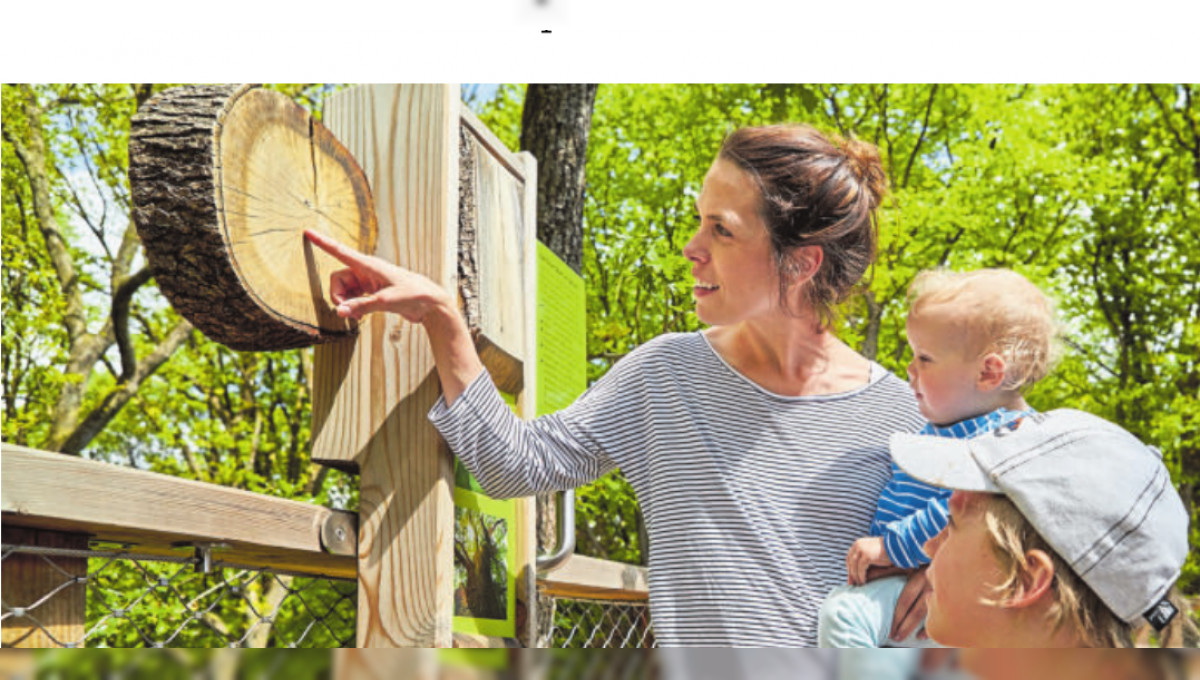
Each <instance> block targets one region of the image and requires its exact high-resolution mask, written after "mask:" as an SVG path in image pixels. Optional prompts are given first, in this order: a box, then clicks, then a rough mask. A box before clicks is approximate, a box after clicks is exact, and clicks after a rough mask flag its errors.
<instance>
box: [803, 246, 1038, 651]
mask: <svg viewBox="0 0 1200 680" xmlns="http://www.w3.org/2000/svg"><path fill="white" fill-rule="evenodd" d="M908 298H909V314H908V320H907V329H908V344H909V346H910V347H912V352H913V358H912V363H910V364H909V366H908V378H909V383H910V385H911V386H912V389H913V392H914V393H915V394H916V398H917V404H918V406H919V407H920V409H921V413H922V415H924V416H925V417H926V418H928V419H929V423H928V424H927V425H926V426H925V428H924V429H923V430H922V431H921V434H924V435H933V436H940V437H953V438H957V439H967V438H971V437H974V436H976V435H979V434H982V433H985V432H990V431H992V430H994V429H996V428H999V427H1001V426H1004V425H1006V424H1008V423H1010V422H1011V421H1013V420H1016V419H1018V418H1020V417H1022V416H1025V415H1029V413H1030V410H1029V406H1028V405H1027V404H1026V403H1025V399H1024V398H1023V397H1022V396H1021V391H1022V390H1023V389H1025V388H1027V387H1029V386H1030V385H1033V384H1034V383H1035V382H1037V381H1038V380H1040V379H1041V378H1042V377H1044V376H1045V375H1046V373H1047V372H1048V370H1049V367H1050V364H1051V354H1052V348H1053V345H1054V337H1055V334H1056V329H1057V325H1056V322H1055V319H1054V311H1053V305H1052V304H1051V302H1050V300H1049V299H1048V298H1047V297H1046V296H1045V295H1044V294H1043V293H1042V292H1041V291H1040V290H1038V288H1037V287H1036V286H1034V285H1033V284H1032V283H1030V282H1029V281H1028V280H1027V279H1025V277H1023V276H1021V275H1020V274H1017V273H1016V272H1013V271H1009V270H1003V269H983V270H979V271H974V272H968V273H962V274H958V273H953V272H948V271H941V270H937V271H926V272H922V273H921V274H919V275H918V276H917V277H916V279H915V280H914V281H913V283H912V286H911V287H910V288H909V294H908ZM949 496H950V491H948V490H945V489H940V488H937V487H934V486H930V485H928V484H925V483H923V482H919V481H917V480H916V479H913V478H912V477H910V476H909V475H908V474H906V473H905V472H904V471H902V470H901V469H900V468H899V467H897V466H896V465H895V464H894V463H893V465H892V479H891V481H889V482H888V484H887V486H885V487H884V489H883V492H882V494H881V495H880V498H879V504H878V506H877V508H876V511H875V519H874V521H873V522H872V524H871V532H870V533H871V535H870V536H868V537H865V538H860V539H858V540H857V541H855V542H854V545H852V546H851V548H850V551H849V552H848V553H847V554H846V571H847V572H848V578H847V582H848V584H847V585H845V586H840V587H838V588H836V589H834V591H833V592H832V593H830V595H829V597H828V598H826V600H825V603H824V604H823V605H822V607H821V613H820V617H819V623H818V632H817V638H818V643H819V644H820V646H822V647H880V646H882V645H883V644H884V643H888V644H889V645H890V646H902V647H914V646H927V645H929V644H931V643H928V642H925V641H923V640H918V639H916V638H915V634H914V637H913V638H910V639H909V640H903V641H889V640H888V633H889V631H890V630H891V627H892V614H893V612H894V610H895V607H896V602H897V600H898V599H899V597H900V591H901V590H903V588H904V584H905V582H906V578H905V577H903V576H890V577H884V578H879V579H874V580H871V581H870V582H869V583H868V580H867V571H868V569H870V568H871V567H892V566H895V567H900V568H903V569H913V568H916V567H919V566H921V565H924V564H928V563H929V557H928V556H927V555H926V554H925V552H924V549H923V546H924V544H925V542H926V541H928V540H929V539H931V538H933V537H934V536H936V535H937V534H938V533H939V532H940V531H941V530H942V529H943V528H944V527H945V526H946V522H947V517H948V515H947V509H946V504H947V499H948V498H949Z"/></svg>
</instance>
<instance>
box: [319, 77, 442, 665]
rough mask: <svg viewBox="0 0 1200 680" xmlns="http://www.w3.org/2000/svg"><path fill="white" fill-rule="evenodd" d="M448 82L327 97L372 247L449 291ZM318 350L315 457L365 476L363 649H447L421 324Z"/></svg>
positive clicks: (431, 370)
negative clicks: (357, 179) (357, 180)
mask: <svg viewBox="0 0 1200 680" xmlns="http://www.w3.org/2000/svg"><path fill="white" fill-rule="evenodd" d="M460 106H461V104H460V102H459V98H458V88H457V86H451V85H396V86H364V87H356V88H353V89H350V90H346V91H343V92H339V93H337V94H335V95H334V96H332V97H331V98H330V99H329V100H328V101H327V102H326V117H327V121H328V126H329V129H330V130H331V131H332V132H333V133H334V134H335V135H336V136H337V137H338V138H339V139H341V140H342V141H343V142H344V143H345V144H346V146H347V148H348V149H349V150H350V152H351V153H352V154H353V156H354V157H355V158H357V159H358V162H359V164H360V165H361V167H362V168H363V171H364V172H365V173H366V176H367V178H368V181H369V183H370V185H371V187H372V193H373V197H374V201H375V214H376V217H377V219H378V225H379V230H378V238H377V242H376V247H375V249H374V252H373V253H372V254H374V255H376V256H378V257H381V258H383V259H385V260H387V261H389V262H392V263H395V264H398V265H400V266H403V267H406V268H408V269H411V270H413V271H416V272H419V273H421V274H424V275H425V276H428V277H429V278H430V279H432V280H433V281H435V282H437V283H438V284H440V285H442V286H443V287H445V288H447V289H448V290H454V285H455V269H456V268H455V254H456V239H457V228H456V225H457V219H458V216H457V212H458V193H457V187H458V163H457V158H458V155H457V150H458V134H459V131H458V126H459V115H460ZM359 333H360V337H359V338H358V339H357V340H356V341H351V342H344V343H337V344H333V345H322V346H318V347H317V348H316V350H315V353H314V394H313V460H314V461H317V462H322V463H325V464H328V465H335V466H338V467H342V468H346V469H357V470H358V471H359V473H360V475H361V477H360V482H359V488H360V496H359V497H360V501H359V503H360V507H359V552H358V554H359V573H358V580H359V588H358V646H359V647H405V646H417V647H446V646H449V645H450V644H451V634H450V624H451V618H452V614H453V609H452V607H453V600H452V596H453V574H454V570H453V553H452V548H453V536H454V505H453V501H452V498H451V489H452V486H453V474H452V466H451V458H450V453H449V451H448V450H447V449H446V447H445V444H444V442H442V440H441V438H440V437H439V436H438V434H437V432H436V430H434V428H433V426H432V425H431V424H430V423H429V421H428V419H427V418H426V414H427V413H428V410H429V408H430V407H432V405H433V403H434V402H435V401H436V399H437V397H438V394H439V386H438V382H437V375H436V373H435V367H434V363H433V356H432V353H431V352H430V350H429V343H428V338H427V336H426V334H425V331H424V328H422V327H421V326H417V325H412V324H408V323H406V322H404V321H403V320H402V319H401V318H400V317H398V316H395V315H378V314H377V315H372V316H370V317H368V318H367V319H366V320H365V321H364V322H363V323H362V324H361V325H360V328H359Z"/></svg>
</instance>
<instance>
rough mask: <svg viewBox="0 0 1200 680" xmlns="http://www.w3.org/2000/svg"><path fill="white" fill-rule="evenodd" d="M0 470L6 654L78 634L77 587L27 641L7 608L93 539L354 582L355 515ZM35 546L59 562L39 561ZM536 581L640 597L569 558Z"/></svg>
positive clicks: (77, 475)
mask: <svg viewBox="0 0 1200 680" xmlns="http://www.w3.org/2000/svg"><path fill="white" fill-rule="evenodd" d="M0 467H2V469H3V474H2V475H0V511H2V513H3V514H2V520H3V534H4V540H3V542H4V544H5V545H6V546H11V545H19V546H21V550H19V551H16V552H12V551H10V553H9V554H8V555H6V557H5V559H4V561H3V593H4V596H3V599H4V604H5V612H6V616H5V620H4V626H3V629H4V632H3V640H4V646H6V647H7V646H10V645H11V644H13V642H14V641H15V640H18V639H19V640H20V642H19V644H21V645H22V646H41V645H49V644H54V643H55V641H58V642H61V641H64V640H78V639H80V637H79V635H80V632H81V631H82V628H83V625H84V619H85V617H86V608H87V588H84V587H76V588H70V589H66V590H63V592H61V593H59V594H57V595H55V596H54V602H53V605H52V606H50V605H46V606H44V607H43V608H42V609H41V610H40V618H39V624H38V625H39V627H44V628H45V629H46V633H47V635H30V634H29V630H28V626H26V627H25V629H22V626H21V624H20V621H19V619H20V618H21V617H17V616H14V615H13V612H14V611H22V612H23V611H24V609H25V608H26V607H28V606H29V604H30V603H33V602H37V601H38V600H39V599H43V598H45V596H46V594H47V592H49V590H50V589H52V588H53V587H54V585H53V584H55V583H60V582H62V581H63V579H64V574H68V575H70V574H75V575H77V576H79V577H81V578H84V577H86V576H87V569H88V567H87V562H88V560H87V559H86V557H87V552H86V551H87V550H88V548H89V545H91V546H95V545H96V544H97V542H102V543H103V544H105V545H114V546H119V547H120V548H119V549H120V550H123V551H126V552H130V553H136V554H138V555H142V556H160V557H161V558H163V559H164V560H175V561H179V560H180V558H181V557H191V556H192V555H195V556H197V568H199V566H200V565H199V562H200V559H199V558H200V556H201V555H204V556H205V559H210V560H213V561H214V562H218V563H220V564H222V565H228V566H232V565H236V566H238V567H245V568H250V569H259V570H264V571H270V572H276V573H284V574H290V575H298V576H314V577H328V578H331V579H343V580H355V579H356V578H357V573H358V557H357V556H356V555H355V549H356V546H357V545H358V540H357V527H356V524H357V515H356V514H355V513H351V512H346V511H342V510H331V509H329V508H324V507H320V506H317V505H312V504H309V503H301V502H298V501H292V500H287V499H282V498H275V497H272V496H267V495H263V494H257V493H251V492H248V491H243V490H240V489H233V488H229V487H224V486H219V485H216V484H208V483H203V482H196V481H191V480H186V479H180V478H177V477H171V476H169V475H164V474H159V473H154V472H147V471H143V470H137V469H133V468H129V467H124V466H120V465H113V464H109V463H103V462H99V461H93V460H87V459H83V458H78V457H74V456H67V455H63V454H59V453H49V452H45V451H36V450H33V449H28V448H25V447H21V446H14V445H10V444H3V445H2V446H0ZM38 550H43V551H49V552H51V553H54V552H57V553H58V554H59V555H60V556H59V557H58V558H56V560H48V559H44V558H43V557H41V556H39V554H38V553H37V551H38ZM72 551H74V553H73V552H72ZM62 554H67V555H68V556H67V557H62V556H61V555H62ZM68 578H69V576H68ZM537 586H538V587H537V592H538V597H539V598H553V599H555V600H563V601H568V600H571V601H574V600H580V601H589V602H596V601H601V602H612V603H614V606H616V605H633V606H636V605H638V604H639V603H641V604H644V603H645V602H646V600H647V598H648V595H649V589H648V585H647V581H646V570H645V569H644V568H642V567H638V566H634V565H627V564H619V563H615V562H608V561H605V560H598V559H594V558H590V557H584V556H578V555H577V556H573V557H571V558H570V559H569V560H568V561H567V562H566V563H565V564H564V565H563V566H562V567H560V568H558V569H556V570H555V571H553V572H550V573H548V574H546V575H544V576H543V577H541V578H539V579H538V581H537ZM22 631H23V632H22Z"/></svg>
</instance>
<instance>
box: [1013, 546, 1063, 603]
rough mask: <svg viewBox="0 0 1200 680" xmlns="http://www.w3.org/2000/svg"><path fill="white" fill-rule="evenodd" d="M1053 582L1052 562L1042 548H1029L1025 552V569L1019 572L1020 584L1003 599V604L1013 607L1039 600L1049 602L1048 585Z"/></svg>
mask: <svg viewBox="0 0 1200 680" xmlns="http://www.w3.org/2000/svg"><path fill="white" fill-rule="evenodd" d="M1053 584H1054V562H1053V561H1051V560H1050V556H1049V555H1047V554H1046V551H1044V550H1030V551H1028V552H1026V553H1025V570H1024V573H1023V574H1021V584H1020V587H1019V588H1018V589H1017V592H1016V593H1014V594H1013V595H1012V596H1011V597H1009V598H1007V599H1006V600H1005V601H1004V604H1005V606H1007V607H1011V608H1013V609H1024V608H1027V607H1032V606H1034V605H1036V604H1038V603H1039V602H1047V603H1048V602H1049V600H1048V599H1046V598H1047V597H1049V596H1050V594H1051V593H1050V586H1051V585H1053Z"/></svg>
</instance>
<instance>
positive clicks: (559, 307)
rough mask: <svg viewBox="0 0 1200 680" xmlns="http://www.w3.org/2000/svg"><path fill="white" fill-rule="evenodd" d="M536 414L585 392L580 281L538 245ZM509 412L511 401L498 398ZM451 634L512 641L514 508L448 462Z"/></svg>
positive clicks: (583, 305) (583, 301)
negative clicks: (451, 480) (451, 495)
mask: <svg viewBox="0 0 1200 680" xmlns="http://www.w3.org/2000/svg"><path fill="white" fill-rule="evenodd" d="M537 276H538V281H537V315H538V316H537V357H536V361H537V362H538V363H537V367H538V370H537V385H536V390H537V404H538V408H537V411H538V413H537V415H543V414H546V413H553V412H554V411H558V410H560V409H562V408H565V407H566V406H568V405H570V404H571V403H572V402H573V401H575V399H576V397H578V396H579V395H580V394H582V393H583V391H584V389H585V388H586V387H587V337H586V334H587V318H586V305H587V298H586V296H585V293H584V287H583V279H582V278H580V276H579V275H578V274H576V273H575V272H574V271H572V270H571V268H570V267H568V266H567V265H566V264H565V263H564V262H563V261H562V260H560V259H558V257H557V256H556V255H555V254H554V253H553V252H551V251H550V249H549V248H547V247H546V246H544V245H542V244H541V243H539V244H538V261H537ZM527 360H528V359H527ZM502 396H503V397H504V400H505V401H506V402H508V405H509V406H510V407H512V408H513V410H516V404H517V402H516V397H515V396H514V395H511V394H503V393H502ZM454 486H455V489H454V505H455V508H454V519H455V522H454V630H455V631H457V632H462V633H474V634H477V635H487V636H492V637H507V638H511V637H515V635H516V578H517V574H515V573H513V570H512V569H510V568H509V566H510V565H512V564H514V563H515V562H516V555H515V541H513V540H511V539H510V536H515V535H516V531H517V528H516V527H515V526H513V522H514V521H515V517H516V504H515V502H514V501H498V500H494V499H492V498H489V497H488V496H487V495H485V494H484V493H483V489H482V488H481V487H480V486H479V482H478V481H476V480H475V478H474V476H472V475H471V473H470V472H469V471H468V470H467V469H466V468H465V467H464V466H463V465H462V463H460V462H459V461H457V460H456V461H455V462H454Z"/></svg>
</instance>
